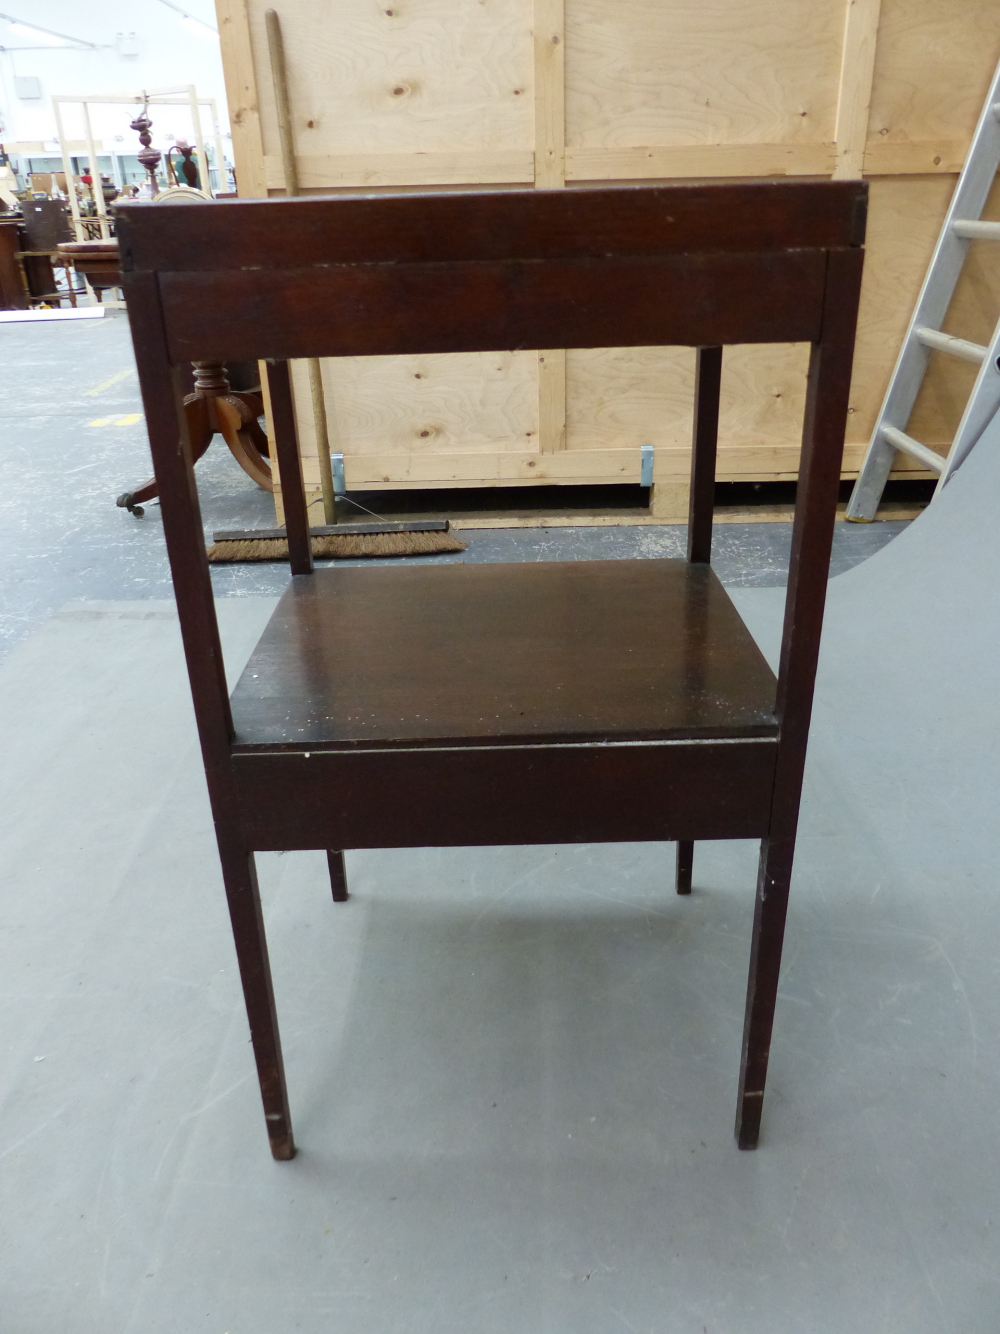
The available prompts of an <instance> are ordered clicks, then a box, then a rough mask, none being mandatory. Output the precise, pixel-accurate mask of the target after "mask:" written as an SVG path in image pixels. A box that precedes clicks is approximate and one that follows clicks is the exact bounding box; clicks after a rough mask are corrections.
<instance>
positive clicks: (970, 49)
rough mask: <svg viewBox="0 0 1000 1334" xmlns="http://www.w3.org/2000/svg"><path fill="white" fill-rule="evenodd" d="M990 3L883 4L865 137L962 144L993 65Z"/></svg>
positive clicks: (996, 38)
mask: <svg viewBox="0 0 1000 1334" xmlns="http://www.w3.org/2000/svg"><path fill="white" fill-rule="evenodd" d="M998 18H1000V12H998V10H997V6H996V2H995V0H945V3H942V0H882V12H881V15H880V18H879V31H878V45H877V49H876V52H875V75H874V85H873V89H872V99H871V110H870V113H869V118H868V137H869V139H870V140H881V141H882V142H883V143H900V144H905V143H913V142H919V141H921V140H943V141H952V142H954V141H960V142H961V143H962V144H963V145H968V142H969V140H970V139H971V137H972V131H973V129H974V128H975V124H976V121H977V120H978V119H979V113H980V112H981V111H982V109H983V99H984V98H985V96H986V90H987V88H988V87H989V82H990V78H991V76H992V74H993V71H994V70H995V69H996V66H997V60H998V59H1000V22H998Z"/></svg>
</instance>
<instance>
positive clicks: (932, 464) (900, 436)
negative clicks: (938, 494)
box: [882, 426, 945, 472]
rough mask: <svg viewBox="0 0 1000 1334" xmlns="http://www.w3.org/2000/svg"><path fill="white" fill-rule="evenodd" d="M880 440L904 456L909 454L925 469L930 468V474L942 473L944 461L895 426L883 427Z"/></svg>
mask: <svg viewBox="0 0 1000 1334" xmlns="http://www.w3.org/2000/svg"><path fill="white" fill-rule="evenodd" d="M882 439H883V440H887V441H888V442H889V444H890V445H893V446H894V447H895V448H896V449H901V450H902V451H903V453H904V454H909V455H910V457H911V458H914V459H916V460H917V461H918V463H922V464H923V465H924V467H925V468H930V470H931V472H943V471H944V465H945V460H944V459H943V458H942V457H941V455H940V454H935V453H934V451H933V449H928V448H927V446H926V445H922V444H921V443H920V441H919V440H914V438H913V436H912V435H906V434H905V433H904V432H903V431H897V430H896V428H895V426H883V427H882Z"/></svg>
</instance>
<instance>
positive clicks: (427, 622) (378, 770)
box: [232, 560, 778, 850]
mask: <svg viewBox="0 0 1000 1334" xmlns="http://www.w3.org/2000/svg"><path fill="white" fill-rule="evenodd" d="M774 696H775V680H774V676H773V674H772V673H771V670H770V668H769V667H768V666H767V663H766V662H765V661H764V659H763V657H762V656H761V654H760V652H759V650H758V649H757V647H756V645H755V643H754V641H753V639H752V638H751V636H750V634H749V632H748V631H747V629H746V627H745V626H744V625H743V623H742V621H741V620H740V618H739V616H738V615H737V613H736V610H735V608H734V607H733V605H732V603H731V602H730V600H729V598H728V596H727V595H726V593H725V590H724V589H723V588H722V585H721V584H720V583H719V581H718V579H717V578H716V577H715V575H714V574H713V573H712V571H711V569H709V567H708V566H704V565H689V564H688V563H687V562H686V561H683V560H649V561H644V560H638V561H579V562H566V563H555V562H552V563H548V562H539V563H535V564H511V565H462V564H453V565H439V566H432V565H423V566H419V565H408V566H393V567H390V568H386V567H384V566H383V567H377V568H368V569H364V568H347V569H344V568H334V569H328V570H319V571H316V572H315V573H314V574H311V575H304V576H297V577H295V578H293V579H292V581H291V584H290V587H289V588H288V590H287V591H286V593H285V594H284V596H283V597H282V598H281V601H280V602H279V604H278V607H277V608H276V610H275V612H274V614H273V616H272V618H271V621H270V622H269V624H268V626H267V629H266V630H265V632H264V635H263V636H262V638H261V640H260V642H259V644H258V645H257V648H256V649H255V650H254V652H253V654H252V656H251V658H250V661H249V663H248V664H247V667H246V670H245V671H244V673H243V675H242V677H241V678H240V681H239V683H238V685H237V687H236V690H235V692H234V693H233V698H232V707H233V719H234V724H235V728H236V740H235V744H234V747H233V770H234V774H235V779H236V785H237V791H238V796H239V802H240V808H241V812H242V819H243V824H244V832H245V836H246V840H247V844H248V846H250V847H252V848H254V849H256V850H266V849H281V848H288V849H291V848H324V847H326V848H360V847H414V846H461V845H467V844H468V845H493V844H503V843H537V842H544V843H549V842H566V843H572V842H608V841H623V840H633V839H636V840H638V839H704V838H752V837H757V836H759V835H761V834H763V833H764V832H765V831H766V828H767V823H768V819H769V813H770V800H771V788H772V784H773V777H774V765H775V755H776V751H777V732H778V727H777V722H776V720H775V717H774Z"/></svg>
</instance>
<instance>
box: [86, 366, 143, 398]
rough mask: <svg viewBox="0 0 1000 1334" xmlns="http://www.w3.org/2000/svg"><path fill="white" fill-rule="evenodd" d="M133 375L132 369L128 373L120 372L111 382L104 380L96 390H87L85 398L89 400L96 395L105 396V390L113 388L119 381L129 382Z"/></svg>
mask: <svg viewBox="0 0 1000 1334" xmlns="http://www.w3.org/2000/svg"><path fill="white" fill-rule="evenodd" d="M131 374H132V370H131V367H130V368H129V369H128V370H127V371H119V372H118V374H117V375H112V376H111V378H110V380H103V381H102V382H101V383H100V384H99V385H97V386H96V387H95V388H94V389H87V390H85V391H84V398H89V397H91V396H92V395H94V394H103V393H104V391H105V389H110V388H111V386H112V385H113V384H117V383H118V381H119V380H127V379H128V377H129V376H130V375H131Z"/></svg>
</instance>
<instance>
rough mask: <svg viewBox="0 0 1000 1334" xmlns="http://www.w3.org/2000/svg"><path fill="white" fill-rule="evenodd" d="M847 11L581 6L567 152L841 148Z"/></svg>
mask: <svg viewBox="0 0 1000 1334" xmlns="http://www.w3.org/2000/svg"><path fill="white" fill-rule="evenodd" d="M843 29H844V7H843V6H842V5H839V4H831V3H829V0H744V3H741V4H739V5H738V6H734V4H733V3H732V0H672V3H670V4H650V3H649V0H613V3H610V2H609V0H572V3H570V4H569V5H568V7H567V15H566V144H567V147H568V148H598V147H600V148H612V147H625V146H632V145H643V146H646V145H649V146H652V145H661V144H663V145H677V144H716V143H728V144H753V143H784V142H788V141H792V142H798V141H813V142H827V143H829V142H832V140H833V129H834V115H835V111H836V105H837V78H838V74H839V70H840V47H841V39H842V37H843Z"/></svg>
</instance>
